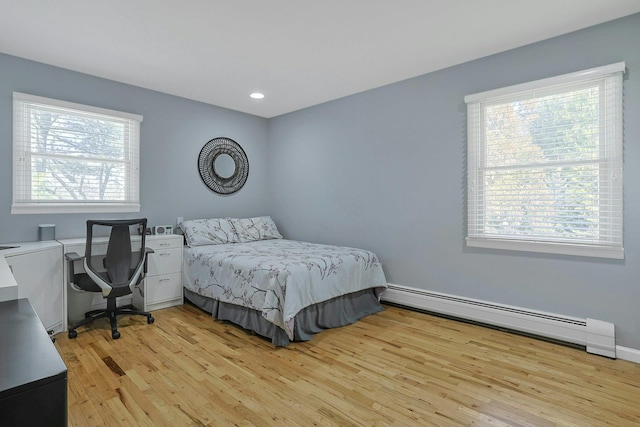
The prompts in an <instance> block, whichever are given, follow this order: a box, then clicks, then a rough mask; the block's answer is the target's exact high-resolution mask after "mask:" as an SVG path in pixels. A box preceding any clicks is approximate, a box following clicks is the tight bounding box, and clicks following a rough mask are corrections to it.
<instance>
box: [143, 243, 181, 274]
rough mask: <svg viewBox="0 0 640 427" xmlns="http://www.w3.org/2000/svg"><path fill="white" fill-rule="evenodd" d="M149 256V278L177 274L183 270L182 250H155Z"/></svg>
mask: <svg viewBox="0 0 640 427" xmlns="http://www.w3.org/2000/svg"><path fill="white" fill-rule="evenodd" d="M154 250H155V252H154V253H152V254H149V258H148V263H149V264H148V271H147V277H149V276H155V275H158V274H167V273H177V272H179V271H181V269H182V248H181V247H180V248H173V249H164V248H161V249H154Z"/></svg>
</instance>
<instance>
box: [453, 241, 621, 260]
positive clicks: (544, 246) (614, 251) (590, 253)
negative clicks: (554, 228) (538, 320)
mask: <svg viewBox="0 0 640 427" xmlns="http://www.w3.org/2000/svg"><path fill="white" fill-rule="evenodd" d="M466 240H467V246H469V247H476V248H490V249H502V250H510V251H525V252H539V253H547V254H560V255H574V256H587V257H595V258H610V259H624V248H622V247H613V246H595V245H594V246H591V245H585V244H582V245H581V244H572V243H550V242H536V241H524V240H509V239H488V238H478V237H467V238H466Z"/></svg>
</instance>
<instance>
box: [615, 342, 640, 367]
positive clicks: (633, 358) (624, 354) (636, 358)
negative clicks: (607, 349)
mask: <svg viewBox="0 0 640 427" xmlns="http://www.w3.org/2000/svg"><path fill="white" fill-rule="evenodd" d="M616 355H617V357H618V359H622V360H627V361H629V362H635V363H640V350H638V349H635V348H629V347H623V346H621V345H617V346H616Z"/></svg>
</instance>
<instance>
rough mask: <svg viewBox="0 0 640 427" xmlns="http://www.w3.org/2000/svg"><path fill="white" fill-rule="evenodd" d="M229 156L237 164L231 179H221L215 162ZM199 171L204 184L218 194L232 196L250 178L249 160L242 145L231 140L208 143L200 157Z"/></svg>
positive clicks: (214, 140)
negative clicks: (222, 156)
mask: <svg viewBox="0 0 640 427" xmlns="http://www.w3.org/2000/svg"><path fill="white" fill-rule="evenodd" d="M222 154H227V155H229V156H230V157H231V159H233V161H234V163H235V171H234V172H233V175H231V176H230V177H227V178H225V177H221V176H220V175H218V174H217V173H216V171H215V160H216V158H217V157H218V156H220V155H222ZM198 171H199V172H200V178H202V182H204V184H205V185H206V186H207V187H209V189H211V190H212V191H214V192H216V193H218V194H232V193H235V192H236V191H238V190H240V189H241V188H242V187H243V186H244V184H245V183H246V182H247V178H248V177H249V159H248V158H247V154H246V153H245V152H244V150H243V149H242V147H241V146H240V144H238V143H237V142H235V141H234V140H233V139H231V138H225V137H219V138H214V139H212V140H210V141H209V142H207V143H206V144H205V145H204V147H202V150H200V155H199V156H198Z"/></svg>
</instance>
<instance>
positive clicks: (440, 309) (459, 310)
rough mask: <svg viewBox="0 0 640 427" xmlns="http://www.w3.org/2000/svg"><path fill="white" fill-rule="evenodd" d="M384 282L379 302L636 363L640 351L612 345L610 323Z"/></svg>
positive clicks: (612, 329) (639, 361) (613, 337)
mask: <svg viewBox="0 0 640 427" xmlns="http://www.w3.org/2000/svg"><path fill="white" fill-rule="evenodd" d="M388 285H389V288H388V289H387V290H386V291H385V292H384V294H383V295H382V300H383V301H387V302H391V303H395V304H398V305H402V306H407V307H412V308H416V309H421V310H425V311H430V312H434V313H439V314H444V315H448V316H452V317H455V318H461V319H465V320H472V321H476V322H480V323H485V324H489V325H494V326H499V327H505V328H508V329H512V330H516V331H521V332H526V333H530V334H534V335H539V336H541V337H547V338H552V339H556V340H560V341H565V342H569V343H574V344H579V345H584V346H585V347H586V349H587V351H588V352H589V353H594V354H599V355H602V356H606V357H611V358H619V359H623V360H628V361H632V362H636V363H640V350H636V349H632V348H627V347H621V346H616V345H615V330H614V329H615V326H614V325H613V324H612V323H608V322H603V321H599V320H595V319H579V318H574V317H569V316H564V315H559V314H554V313H547V312H542V311H536V310H530V309H526V308H522V307H515V306H508V305H503V304H496V303H492V302H489V301H482V300H475V299H471V298H464V297H459V296H456V295H450V294H444V293H439V292H432V291H427V290H422V289H416V288H410V287H407V286H400V285H395V284H391V283H389V284H388ZM618 352H620V353H618Z"/></svg>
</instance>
